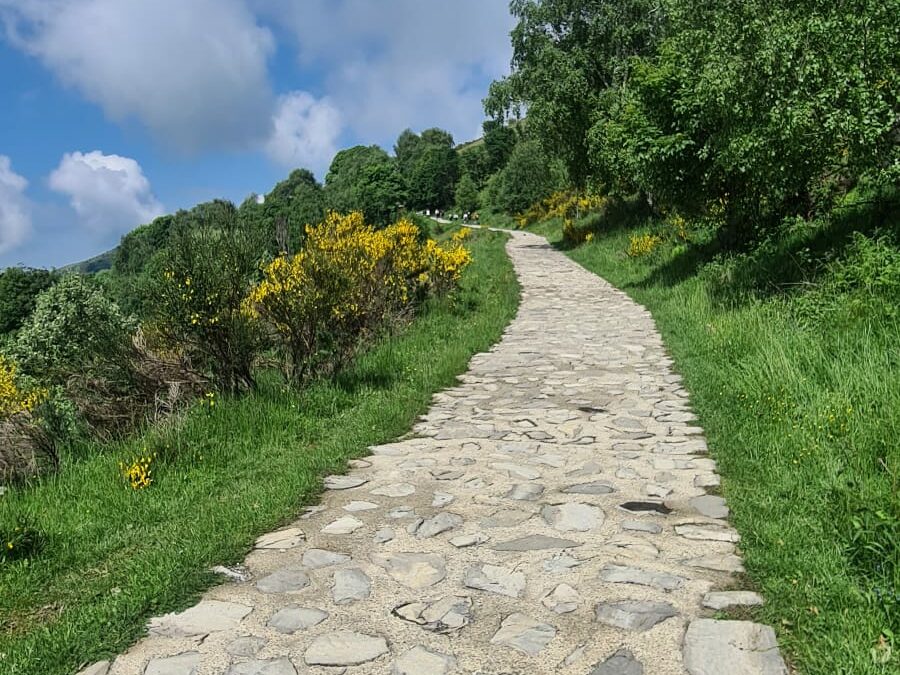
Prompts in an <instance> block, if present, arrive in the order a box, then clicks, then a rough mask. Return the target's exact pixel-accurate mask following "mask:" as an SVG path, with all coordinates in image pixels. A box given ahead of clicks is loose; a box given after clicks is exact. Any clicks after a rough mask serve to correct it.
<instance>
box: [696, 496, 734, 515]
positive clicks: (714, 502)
mask: <svg viewBox="0 0 900 675" xmlns="http://www.w3.org/2000/svg"><path fill="white" fill-rule="evenodd" d="M690 505H691V506H692V507H693V508H694V509H695V510H696V511H697V512H698V513H699V514H701V515H704V516H706V517H707V518H727V517H728V514H729V510H728V507H727V506H726V505H725V500H724V499H722V498H721V497H719V496H717V495H703V496H702V497H694V498H693V499H692V500H691V501H690Z"/></svg>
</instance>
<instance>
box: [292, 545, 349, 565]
mask: <svg viewBox="0 0 900 675" xmlns="http://www.w3.org/2000/svg"><path fill="white" fill-rule="evenodd" d="M349 561H350V556H349V555H344V554H343V553H335V552H334V551H326V550H324V549H321V548H310V549H307V550H306V551H304V552H303V561H302V562H303V566H304V567H308V568H309V569H311V570H317V569H320V568H322V567H331V566H332V565H341V564H343V563H345V562H349Z"/></svg>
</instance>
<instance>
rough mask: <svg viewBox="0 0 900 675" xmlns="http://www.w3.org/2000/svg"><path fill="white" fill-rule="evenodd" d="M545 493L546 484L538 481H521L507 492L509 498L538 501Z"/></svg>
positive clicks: (521, 500)
mask: <svg viewBox="0 0 900 675" xmlns="http://www.w3.org/2000/svg"><path fill="white" fill-rule="evenodd" d="M542 494H544V486H543V485H540V484H538V483H519V484H518V485H513V486H512V488H510V490H509V492H507V493H506V498H507V499H515V500H516V501H520V502H536V501H537V500H538V499H540V497H541V495H542Z"/></svg>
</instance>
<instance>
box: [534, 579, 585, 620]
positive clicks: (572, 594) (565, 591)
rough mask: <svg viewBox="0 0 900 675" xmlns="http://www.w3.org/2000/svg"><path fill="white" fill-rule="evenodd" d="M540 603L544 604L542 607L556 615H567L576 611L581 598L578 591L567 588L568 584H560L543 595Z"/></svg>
mask: <svg viewBox="0 0 900 675" xmlns="http://www.w3.org/2000/svg"><path fill="white" fill-rule="evenodd" d="M541 602H542V603H543V604H544V607H546V608H547V609H549V610H551V611H553V612H556V613H557V614H568V613H569V612H574V611H575V610H576V609H578V605H579V604H580V603H581V597H580V596H579V595H578V591H576V590H575V589H574V588H572V587H571V586H569V584H560V585H559V586H557V587H556V588H554V589H553V591H551V592H550V593H548V594H547V595H545V596H544V598H543V600H541Z"/></svg>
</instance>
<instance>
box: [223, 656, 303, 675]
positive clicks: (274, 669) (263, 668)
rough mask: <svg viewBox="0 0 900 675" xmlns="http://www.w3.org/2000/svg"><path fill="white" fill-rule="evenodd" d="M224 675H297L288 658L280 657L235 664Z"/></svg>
mask: <svg viewBox="0 0 900 675" xmlns="http://www.w3.org/2000/svg"><path fill="white" fill-rule="evenodd" d="M225 675H297V669H296V668H294V664H293V663H291V660H290V659H289V658H288V657H286V656H282V657H279V658H277V659H265V660H257V659H254V660H252V661H244V662H243V663H235V664H234V665H232V666H231V667H230V668H229V669H228V672H226V673H225Z"/></svg>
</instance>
